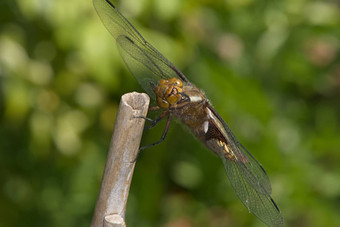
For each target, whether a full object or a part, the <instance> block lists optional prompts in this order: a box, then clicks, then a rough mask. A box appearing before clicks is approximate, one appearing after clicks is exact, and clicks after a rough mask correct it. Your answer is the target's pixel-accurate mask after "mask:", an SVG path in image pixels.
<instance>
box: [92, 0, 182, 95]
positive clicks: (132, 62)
mask: <svg viewBox="0 0 340 227" xmlns="http://www.w3.org/2000/svg"><path fill="white" fill-rule="evenodd" d="M93 4H94V7H95V9H96V11H97V13H98V15H99V17H100V19H101V20H102V22H103V24H104V25H105V27H106V28H107V30H108V31H109V32H110V33H111V35H112V36H113V37H114V38H115V39H116V41H117V45H118V47H119V50H120V53H121V55H122V57H123V59H124V61H125V63H126V64H127V66H128V68H129V69H130V71H131V72H132V74H133V75H134V76H135V78H136V79H137V81H138V82H139V83H140V84H141V86H142V87H143V88H144V89H145V90H146V91H147V92H148V93H149V94H150V95H152V96H153V92H151V93H150V91H152V90H151V89H150V88H149V87H150V83H149V82H150V81H153V82H154V83H157V82H158V81H159V80H160V79H161V78H171V77H177V78H180V79H181V80H182V81H184V82H188V80H187V78H186V77H185V76H184V75H183V73H182V72H180V71H179V70H178V69H177V68H176V67H175V66H174V65H173V64H172V63H171V62H170V61H169V60H168V59H166V58H165V57H164V56H163V55H162V54H161V53H160V52H158V51H157V50H156V49H155V48H154V47H153V46H152V45H150V44H149V43H148V42H147V41H146V40H145V39H144V38H143V37H142V36H141V35H140V34H139V32H138V31H137V30H136V29H135V28H134V27H133V26H132V25H131V23H130V22H129V21H128V20H127V19H126V18H125V17H124V16H123V15H122V14H121V13H120V12H119V11H118V10H117V9H116V7H115V6H114V5H113V4H112V3H111V2H110V1H109V0H93Z"/></svg>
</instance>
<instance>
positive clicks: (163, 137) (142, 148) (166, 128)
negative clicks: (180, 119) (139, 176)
mask: <svg viewBox="0 0 340 227" xmlns="http://www.w3.org/2000/svg"><path fill="white" fill-rule="evenodd" d="M163 113H168V112H167V111H164V112H163ZM163 113H162V114H163ZM162 114H161V115H162ZM163 117H164V116H163ZM170 122H171V116H170V114H168V120H167V122H166V125H165V128H164V131H163V134H162V137H161V139H160V140H158V141H156V142H154V143H152V144H149V145H146V146H143V147H140V148H139V151H138V154H137V155H136V158H135V160H133V161H132V162H135V161H136V160H137V158H138V156H139V154H140V152H141V151H142V150H144V149H146V148H149V147H152V146H155V145H157V144H159V143H161V142H162V141H163V140H164V139H165V137H166V134H167V133H168V130H169V126H170Z"/></svg>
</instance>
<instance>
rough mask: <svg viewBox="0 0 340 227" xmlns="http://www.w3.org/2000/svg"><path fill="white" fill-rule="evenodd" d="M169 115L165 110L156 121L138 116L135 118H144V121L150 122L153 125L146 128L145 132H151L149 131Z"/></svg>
mask: <svg viewBox="0 0 340 227" xmlns="http://www.w3.org/2000/svg"><path fill="white" fill-rule="evenodd" d="M167 114H168V111H167V110H165V111H163V112H162V113H161V115H159V117H157V118H156V119H151V118H148V117H144V116H137V117H135V118H143V119H144V120H147V121H150V122H151V124H150V125H148V126H147V127H145V129H144V130H149V129H151V128H153V127H155V126H156V125H157V123H158V122H160V121H161V120H162V119H163V118H164V117H165V116H166V115H167Z"/></svg>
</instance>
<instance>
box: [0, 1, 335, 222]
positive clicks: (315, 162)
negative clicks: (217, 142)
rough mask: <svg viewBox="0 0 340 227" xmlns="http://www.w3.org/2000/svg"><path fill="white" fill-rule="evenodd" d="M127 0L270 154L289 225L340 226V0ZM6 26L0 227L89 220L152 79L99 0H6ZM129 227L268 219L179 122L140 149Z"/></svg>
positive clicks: (276, 194)
mask: <svg viewBox="0 0 340 227" xmlns="http://www.w3.org/2000/svg"><path fill="white" fill-rule="evenodd" d="M115 3H116V4H117V6H118V8H119V9H120V10H121V12H122V13H123V14H124V15H125V16H126V17H127V18H128V19H129V20H130V21H132V22H133V24H134V25H135V26H136V27H137V29H138V30H139V31H140V32H141V33H142V34H143V36H144V37H145V38H146V39H147V40H148V41H149V42H150V43H151V44H153V45H154V46H155V47H156V48H157V49H158V50H159V51H160V52H162V53H163V54H164V55H165V56H166V57H168V58H169V59H170V60H171V61H173V63H175V65H176V66H177V67H178V68H179V69H181V70H182V71H183V72H184V73H185V74H186V75H187V77H188V78H189V79H190V80H191V81H192V82H193V83H194V84H196V85H197V86H198V87H200V88H201V89H203V90H204V91H205V92H206V94H207V96H208V97H209V98H210V100H211V102H212V103H213V105H214V106H215V108H216V109H217V111H219V113H220V114H221V115H222V117H223V118H224V119H225V121H226V122H227V123H228V124H229V126H230V127H231V129H232V130H233V132H234V133H235V134H236V136H237V137H238V139H239V140H240V141H241V142H242V143H243V144H244V145H245V147H247V148H248V150H249V151H250V152H251V153H252V154H253V155H254V156H255V157H256V158H257V159H258V160H259V161H260V162H261V163H262V165H263V166H264V168H265V169H266V170H267V172H268V174H269V177H270V179H271V182H272V187H273V198H274V200H275V201H276V202H277V204H278V206H279V207H280V209H281V212H282V214H283V217H284V220H285V223H286V226H312V227H313V226H340V215H339V214H340V165H339V163H340V149H339V148H340V128H339V126H340V125H339V124H340V90H339V88H340V55H339V50H340V29H339V28H340V6H339V3H338V1H335V0H334V1H332V0H329V1H327V0H319V1H312V0H282V1H281V0H274V1H269V0H267V1H263V0H259V1H255V0H224V1H222V0H221V1H209V0H139V1H136V0H121V1H119V2H115ZM0 23H1V24H0V151H1V153H0V176H1V181H0V185H1V188H0V189H1V192H0V214H1V218H0V226H66V227H67V226H89V224H90V222H91V218H92V214H93V210H94V206H95V201H96V198H97V194H98V191H99V187H100V182H101V177H102V172H103V169H104V165H105V160H106V154H107V150H108V146H109V142H110V138H111V133H112V129H113V125H114V121H115V116H116V112H117V107H118V104H119V100H120V96H121V95H123V94H124V93H127V92H131V91H135V90H136V91H140V92H141V91H142V89H141V88H140V87H139V85H138V83H137V82H136V81H135V79H134V78H133V76H132V75H131V74H130V73H129V72H128V70H127V68H126V66H125V65H124V63H123V61H122V60H121V58H120V56H119V53H118V51H117V49H116V46H115V41H114V39H113V38H112V37H111V36H110V34H109V33H108V32H107V31H106V29H105V28H104V26H103V24H102V23H101V21H100V19H99V17H98V16H97V14H96V12H95V10H94V8H93V5H92V1H91V0H87V1H84V0H74V1H70V0H58V1H50V0H12V1H9V0H5V1H4V0H3V1H1V2H0ZM163 126H164V122H163V123H162V124H160V125H159V126H157V127H155V128H154V129H152V130H149V131H147V132H145V133H144V136H143V140H142V144H143V145H146V144H150V143H152V142H154V141H156V140H158V138H159V137H160V135H161V133H162V130H163ZM183 138H185V139H183ZM127 224H128V226H141V227H144V226H167V227H170V226H181V227H190V226H264V224H263V223H262V222H260V221H259V220H258V219H257V218H255V217H254V216H253V215H251V214H249V213H248V210H247V209H246V208H245V207H244V206H243V205H242V203H241V202H240V201H239V200H238V198H237V197H236V195H235V193H234V192H233V189H232V188H231V186H230V184H229V182H228V180H227V177H226V175H225V172H224V169H223V166H222V163H221V161H220V160H219V158H218V157H217V156H214V155H213V154H212V153H211V152H210V151H208V150H207V149H206V148H205V147H204V146H203V145H201V144H200V143H199V142H198V141H197V140H196V139H194V138H193V136H191V135H190V133H189V131H188V130H185V129H183V127H182V126H180V125H179V124H177V123H175V122H174V123H173V124H172V125H171V126H170V131H169V134H168V136H167V138H166V140H165V141H164V142H163V143H161V144H160V145H158V146H155V147H153V148H150V149H147V150H145V151H143V152H142V154H141V155H140V156H139V159H138V161H137V165H136V168H135V173H134V176H133V181H132V185H131V191H130V196H129V201H128V206H127Z"/></svg>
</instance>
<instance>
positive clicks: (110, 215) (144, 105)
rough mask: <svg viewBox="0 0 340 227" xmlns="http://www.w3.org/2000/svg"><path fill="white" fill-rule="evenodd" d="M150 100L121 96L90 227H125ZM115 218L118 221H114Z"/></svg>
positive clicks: (138, 94)
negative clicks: (134, 172)
mask: <svg viewBox="0 0 340 227" xmlns="http://www.w3.org/2000/svg"><path fill="white" fill-rule="evenodd" d="M149 102H150V98H149V96H147V95H146V94H141V93H137V92H132V93H128V94H125V95H123V96H122V99H121V102H120V105H119V110H118V114H117V120H116V123H115V128H114V132H113V136H112V139H111V143H110V148H109V152H108V156H107V160H106V165H105V170H104V174H103V179H102V184H101V188H100V192H99V195H98V199H97V203H96V208H95V211H94V215H93V218H92V223H91V227H102V226H115V227H118V226H126V225H125V209H126V202H127V198H128V194H129V189H130V183H131V179H132V175H133V170H134V167H135V162H134V161H135V159H136V157H137V154H138V149H139V144H140V140H141V137H142V133H143V128H144V121H145V120H144V119H142V118H135V117H136V116H144V117H145V116H146V114H147V110H148V107H149ZM117 215H118V217H117Z"/></svg>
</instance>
